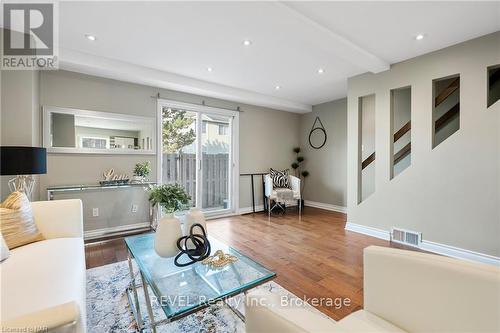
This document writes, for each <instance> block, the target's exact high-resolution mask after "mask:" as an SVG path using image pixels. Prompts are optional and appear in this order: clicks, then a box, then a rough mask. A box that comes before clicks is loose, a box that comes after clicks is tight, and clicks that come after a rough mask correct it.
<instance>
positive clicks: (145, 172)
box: [132, 161, 151, 183]
mask: <svg viewBox="0 0 500 333" xmlns="http://www.w3.org/2000/svg"><path fill="white" fill-rule="evenodd" d="M150 173H151V163H150V162H149V161H146V162H143V163H136V165H135V167H134V177H133V178H132V180H133V181H134V182H139V183H144V181H146V180H147V178H148V176H149V174H150Z"/></svg>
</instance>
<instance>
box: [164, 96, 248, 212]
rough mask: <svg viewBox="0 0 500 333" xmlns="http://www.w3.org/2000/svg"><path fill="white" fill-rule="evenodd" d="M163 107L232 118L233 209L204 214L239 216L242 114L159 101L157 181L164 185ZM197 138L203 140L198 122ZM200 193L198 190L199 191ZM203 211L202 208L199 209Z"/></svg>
mask: <svg viewBox="0 0 500 333" xmlns="http://www.w3.org/2000/svg"><path fill="white" fill-rule="evenodd" d="M163 107H170V108H172V109H180V110H186V111H194V112H199V114H200V113H201V114H203V113H208V114H218V115H223V116H228V117H232V121H231V122H230V125H229V131H230V132H231V156H230V165H232V179H230V180H229V182H230V186H229V197H230V198H231V208H230V209H223V210H217V211H210V212H204V214H205V216H206V217H215V216H225V215H234V214H237V213H238V211H239V202H240V198H239V193H240V192H239V183H240V182H239V170H240V165H239V160H240V158H239V156H240V152H239V147H240V142H239V129H240V127H239V125H240V121H239V120H240V113H239V112H238V111H231V110H227V109H220V108H215V107H211V106H205V105H198V104H190V103H183V102H178V101H173V100H168V99H158V102H157V113H156V126H157V128H156V133H157V135H156V155H157V159H156V160H157V161H156V162H157V164H156V170H157V172H156V175H157V176H156V181H157V183H158V184H161V183H162V179H161V178H162V169H161V167H162V159H163V154H162V126H161V125H162V123H161V119H162V108H163ZM197 133H198V134H197V136H198V137H199V138H200V139H201V135H202V121H198V122H197ZM198 151H201V140H198V146H197V152H198ZM200 176H201V175H200V166H198V168H197V175H196V178H197V179H200V178H199V177H200ZM197 184H201V182H197ZM197 193H198V189H197ZM196 202H197V205H198V203H199V202H200V200H197V201H196ZM198 208H200V209H201V207H198Z"/></svg>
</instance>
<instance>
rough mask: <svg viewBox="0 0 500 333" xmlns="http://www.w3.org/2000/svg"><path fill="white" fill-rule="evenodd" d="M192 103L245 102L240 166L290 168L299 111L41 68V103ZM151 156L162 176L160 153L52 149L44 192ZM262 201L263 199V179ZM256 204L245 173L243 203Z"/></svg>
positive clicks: (119, 106) (147, 111) (146, 110)
mask: <svg viewBox="0 0 500 333" xmlns="http://www.w3.org/2000/svg"><path fill="white" fill-rule="evenodd" d="M158 92H160V94H161V95H162V97H165V98H168V99H176V100H181V101H185V102H188V103H189V102H191V103H201V102H202V100H205V102H206V103H207V104H208V105H213V106H219V107H227V108H232V109H235V108H236V106H240V107H241V109H242V110H244V111H245V112H242V113H241V114H240V138H239V139H240V147H239V148H240V149H239V150H240V169H241V171H242V172H256V171H266V170H268V169H269V167H275V168H285V167H287V166H288V165H289V163H290V161H291V159H292V158H293V153H292V151H291V149H292V147H294V146H296V145H298V143H299V139H298V136H297V133H298V131H299V119H300V116H299V115H297V114H293V113H289V112H284V111H278V110H272V109H266V108H262V107H256V106H250V105H242V104H236V103H232V102H227V101H222V100H217V99H212V98H206V97H201V96H195V95H190V94H185V93H180V92H175V91H170V90H164V89H158V88H154V87H148V86H143V85H138V84H132V83H127V82H121V81H116V80H110V79H104V78H99V77H95V76H89V75H83V74H79V73H73V72H68V71H45V72H42V73H41V82H40V103H41V105H47V106H59V107H69V108H77V109H85V110H94V111H104V112H117V113H124V114H132V115H140V116H148V117H156V112H157V104H156V100H155V99H153V98H151V96H153V95H156V93H158ZM145 160H149V161H150V162H151V165H152V175H151V177H150V178H151V179H156V172H157V170H156V156H154V155H87V154H49V156H48V174H47V175H44V176H42V177H41V191H42V192H41V194H42V195H41V196H42V198H45V188H46V187H47V186H50V185H68V184H82V183H91V184H92V183H96V182H97V181H98V180H99V179H100V178H101V175H102V172H103V171H104V170H106V169H109V168H111V167H112V168H114V169H115V171H116V172H117V173H128V174H131V173H132V168H133V166H134V164H135V163H137V162H142V161H145ZM256 190H257V191H256V193H257V194H258V195H259V197H258V198H257V202H263V200H262V197H261V195H260V193H261V191H260V184H259V182H257V186H256ZM249 206H251V197H250V180H249V179H248V178H244V177H240V207H249Z"/></svg>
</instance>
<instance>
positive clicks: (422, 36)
mask: <svg viewBox="0 0 500 333" xmlns="http://www.w3.org/2000/svg"><path fill="white" fill-rule="evenodd" d="M424 37H425V35H424V34H418V35H416V36H415V39H416V40H422V39H424Z"/></svg>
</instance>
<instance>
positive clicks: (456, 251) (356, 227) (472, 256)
mask: <svg viewBox="0 0 500 333" xmlns="http://www.w3.org/2000/svg"><path fill="white" fill-rule="evenodd" d="M345 230H348V231H353V232H357V233H360V234H364V235H368V236H372V237H376V238H380V239H384V240H390V238H391V236H390V231H386V230H382V229H377V228H372V227H367V226H364V225H360V224H355V223H350V222H347V223H346V225H345ZM418 248H419V249H422V250H424V251H428V252H433V253H437V254H441V255H444V256H447V257H452V258H458V259H463V260H467V261H475V262H481V263H485V264H490V265H495V266H500V258H499V257H495V256H491V255H489V254H484V253H479V252H475V251H470V250H466V249H462V248H458V247H454V246H450V245H445V244H440V243H435V242H431V241H426V240H422V242H421V243H420V246H419V247H418Z"/></svg>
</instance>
